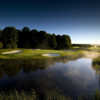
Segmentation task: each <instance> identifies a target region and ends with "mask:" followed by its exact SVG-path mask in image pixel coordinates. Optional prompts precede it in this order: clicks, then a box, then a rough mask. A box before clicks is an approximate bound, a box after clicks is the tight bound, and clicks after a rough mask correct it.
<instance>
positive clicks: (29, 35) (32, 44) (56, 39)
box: [0, 27, 71, 49]
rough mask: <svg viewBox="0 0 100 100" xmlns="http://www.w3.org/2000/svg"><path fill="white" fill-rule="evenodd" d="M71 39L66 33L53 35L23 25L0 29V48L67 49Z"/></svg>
mask: <svg viewBox="0 0 100 100" xmlns="http://www.w3.org/2000/svg"><path fill="white" fill-rule="evenodd" d="M70 47H71V39H70V36H68V35H55V34H50V33H47V32H45V31H38V30H36V29H32V30H30V29H29V28H28V27H24V28H23V29H22V30H19V29H16V28H15V27H6V28H4V29H3V30H0V48H38V49H68V48H70Z"/></svg>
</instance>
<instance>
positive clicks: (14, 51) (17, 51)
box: [1, 50, 22, 55]
mask: <svg viewBox="0 0 100 100" xmlns="http://www.w3.org/2000/svg"><path fill="white" fill-rule="evenodd" d="M21 51H22V50H13V51H8V52H2V53H1V54H4V55H5V54H16V53H20V52H21Z"/></svg>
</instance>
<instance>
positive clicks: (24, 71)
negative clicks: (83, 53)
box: [0, 58, 100, 96]
mask: <svg viewBox="0 0 100 100" xmlns="http://www.w3.org/2000/svg"><path fill="white" fill-rule="evenodd" d="M99 87H100V75H99V73H97V72H96V70H95V69H94V67H93V64H92V59H88V58H79V59H75V60H70V61H69V60H66V59H61V60H57V59H56V60H46V61H41V60H40V61H39V60H31V61H29V62H28V63H27V62H26V61H4V62H3V61H2V63H0V89H1V90H6V91H7V90H10V89H17V90H25V91H29V90H31V89H36V90H37V91H39V92H40V93H43V94H46V95H52V94H53V95H55V94H58V95H59V94H62V95H65V96H67V95H70V96H78V95H91V94H93V93H94V92H95V91H96V90H97V89H99Z"/></svg>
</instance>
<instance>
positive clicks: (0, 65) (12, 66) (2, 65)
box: [0, 57, 68, 77]
mask: <svg viewBox="0 0 100 100" xmlns="http://www.w3.org/2000/svg"><path fill="white" fill-rule="evenodd" d="M67 61H68V58H66V57H63V58H49V59H40V60H39V59H38V60H37V59H34V60H33V59H29V60H25V59H24V60H20V59H19V60H18V59H17V60H14V59H13V60H11V59H10V60H0V77H2V76H3V72H4V73H5V74H7V75H8V76H15V75H17V74H18V72H20V70H21V69H23V71H24V72H25V73H29V72H31V71H32V72H33V71H36V70H38V69H41V70H42V69H46V68H48V67H51V66H50V65H53V64H54V63H56V62H63V63H65V62H67Z"/></svg>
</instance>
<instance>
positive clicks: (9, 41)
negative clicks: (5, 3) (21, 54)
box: [2, 27, 18, 48]
mask: <svg viewBox="0 0 100 100" xmlns="http://www.w3.org/2000/svg"><path fill="white" fill-rule="evenodd" d="M2 42H3V45H4V48H17V42H18V32H17V30H16V28H14V27H6V28H5V29H4V30H3V31H2Z"/></svg>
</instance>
